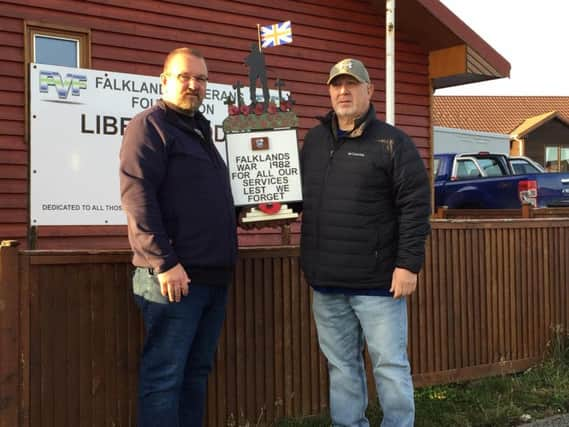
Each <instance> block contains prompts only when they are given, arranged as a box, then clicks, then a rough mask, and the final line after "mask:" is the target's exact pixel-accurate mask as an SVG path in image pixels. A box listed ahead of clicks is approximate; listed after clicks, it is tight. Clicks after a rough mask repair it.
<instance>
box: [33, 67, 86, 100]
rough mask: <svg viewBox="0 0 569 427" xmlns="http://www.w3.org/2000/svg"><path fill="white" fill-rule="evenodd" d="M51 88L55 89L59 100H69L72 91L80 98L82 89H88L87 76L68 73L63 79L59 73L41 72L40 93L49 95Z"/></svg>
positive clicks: (72, 93)
mask: <svg viewBox="0 0 569 427" xmlns="http://www.w3.org/2000/svg"><path fill="white" fill-rule="evenodd" d="M50 86H53V87H55V90H56V92H57V96H58V97H59V99H67V97H68V96H69V92H70V91H71V95H73V96H79V95H80V90H81V89H87V76H84V75H81V74H73V73H67V74H66V75H65V78H63V77H62V76H61V74H59V72H57V71H40V92H41V93H47V92H48V91H49V87H50Z"/></svg>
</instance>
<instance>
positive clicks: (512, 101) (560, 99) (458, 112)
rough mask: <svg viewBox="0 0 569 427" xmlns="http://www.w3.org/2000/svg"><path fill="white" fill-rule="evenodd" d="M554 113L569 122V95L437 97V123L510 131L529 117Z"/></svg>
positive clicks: (508, 132) (434, 123) (448, 125)
mask: <svg viewBox="0 0 569 427" xmlns="http://www.w3.org/2000/svg"><path fill="white" fill-rule="evenodd" d="M551 112H556V113H557V114H558V117H559V118H560V119H562V120H563V121H565V122H569V96H434V97H433V126H442V127H449V128H457V129H470V130H478V131H484V132H496V133H507V134H510V133H513V132H514V131H516V133H518V132H517V128H518V127H520V126H522V125H523V123H524V122H525V121H526V120H528V119H531V118H535V117H536V116H542V115H544V114H546V113H551ZM552 118H553V117H550V118H549V120H550V119H552ZM541 120H543V117H541ZM528 125H529V123H528ZM525 131H526V132H527V129H526V130H525Z"/></svg>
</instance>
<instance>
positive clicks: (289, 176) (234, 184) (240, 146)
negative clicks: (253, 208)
mask: <svg viewBox="0 0 569 427" xmlns="http://www.w3.org/2000/svg"><path fill="white" fill-rule="evenodd" d="M227 166H228V168H229V177H230V178H231V190H232V192H233V199H234V201H235V205H236V206H247V205H257V204H260V203H273V202H279V203H284V202H293V201H300V200H302V186H301V184H300V168H299V160H298V146H297V139H296V129H286V130H274V131H259V132H247V133H231V134H227Z"/></svg>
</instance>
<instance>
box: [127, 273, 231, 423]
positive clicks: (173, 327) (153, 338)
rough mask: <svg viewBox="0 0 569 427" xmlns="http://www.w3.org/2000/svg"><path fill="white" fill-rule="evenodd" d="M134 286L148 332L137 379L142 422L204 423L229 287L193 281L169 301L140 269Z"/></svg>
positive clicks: (134, 278)
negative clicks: (176, 299) (175, 300)
mask: <svg viewBox="0 0 569 427" xmlns="http://www.w3.org/2000/svg"><path fill="white" fill-rule="evenodd" d="M133 291H134V296H135V300H136V303H137V305H138V306H139V308H140V310H141V312H142V316H143V318H144V327H145V331H146V338H145V341H144V349H143V352H142V357H141V361H140V375H139V379H138V425H139V426H140V427H151V426H156V427H158V426H161V427H163V426H168V427H194V426H195V427H201V426H202V422H203V416H204V410H205V401H206V393H207V377H208V374H209V372H210V371H211V368H212V366H213V358H214V355H215V349H216V347H217V341H218V339H219V334H220V331H221V327H222V325H223V320H224V317H225V305H226V302H227V288H226V287H223V286H220V287H215V286H204V285H199V284H197V283H190V292H189V294H188V295H187V296H185V297H182V300H181V301H180V302H179V303H169V302H168V299H167V297H163V296H162V294H161V293H160V285H159V283H158V278H157V277H156V276H155V275H151V274H149V272H148V269H145V268H137V269H136V271H135V273H134V277H133Z"/></svg>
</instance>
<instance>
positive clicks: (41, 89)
mask: <svg viewBox="0 0 569 427" xmlns="http://www.w3.org/2000/svg"><path fill="white" fill-rule="evenodd" d="M242 90H247V93H248V89H245V88H244V89H242ZM258 90H260V88H259V89H258ZM244 93H245V92H244ZM229 95H232V96H233V99H236V94H235V90H234V89H233V88H232V86H230V85H223V84H216V83H209V84H208V88H207V92H206V97H205V100H204V103H203V105H202V106H201V107H200V111H201V112H202V113H203V114H204V115H205V116H206V117H207V118H208V119H209V120H210V121H211V124H212V131H213V138H214V142H215V144H216V146H217V148H218V150H219V152H220V153H221V154H222V156H223V157H224V158H225V152H226V150H225V142H224V138H225V135H224V134H223V127H222V122H223V120H224V119H225V117H226V116H227V105H225V104H224V101H225V100H226V99H227V98H228V96H229ZM271 96H276V91H274V90H272V91H271ZM160 97H161V89H160V80H159V78H158V77H151V76H141V75H135V74H126V73H114V72H108V71H99V70H91V69H79V68H68V67H59V66H55V65H43V64H30V101H31V102H30V175H31V176H30V186H31V188H30V211H31V225H104V224H126V217H125V215H124V213H123V212H122V210H121V206H120V194H119V176H118V167H119V161H118V157H119V149H120V144H121V140H122V135H123V132H124V129H125V127H126V125H127V124H128V122H129V121H130V119H131V118H132V117H133V116H134V115H136V114H137V113H139V112H140V111H142V110H144V109H146V108H148V107H150V106H152V105H153V104H154V103H155V102H156V101H157V100H158V99H160Z"/></svg>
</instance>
